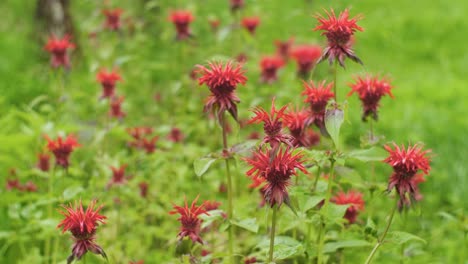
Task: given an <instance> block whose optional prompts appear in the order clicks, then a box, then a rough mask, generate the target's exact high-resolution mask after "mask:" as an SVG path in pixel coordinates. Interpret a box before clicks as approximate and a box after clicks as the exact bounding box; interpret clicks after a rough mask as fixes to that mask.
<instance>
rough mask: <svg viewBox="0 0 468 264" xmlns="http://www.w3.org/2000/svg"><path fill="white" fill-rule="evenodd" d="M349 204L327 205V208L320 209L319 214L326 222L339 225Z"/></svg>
mask: <svg viewBox="0 0 468 264" xmlns="http://www.w3.org/2000/svg"><path fill="white" fill-rule="evenodd" d="M348 207H349V204H344V205H341V204H334V203H331V202H330V203H329V204H328V207H327V208H326V209H324V208H323V207H322V210H321V213H322V214H323V215H324V216H325V218H326V219H328V220H327V221H330V222H332V223H340V222H342V220H343V216H344V214H345V212H346V209H348Z"/></svg>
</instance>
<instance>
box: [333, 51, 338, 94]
mask: <svg viewBox="0 0 468 264" xmlns="http://www.w3.org/2000/svg"><path fill="white" fill-rule="evenodd" d="M333 74H334V75H335V81H334V82H333V93H334V94H335V102H338V93H337V91H336V76H337V75H338V61H337V60H335V69H334V72H333Z"/></svg>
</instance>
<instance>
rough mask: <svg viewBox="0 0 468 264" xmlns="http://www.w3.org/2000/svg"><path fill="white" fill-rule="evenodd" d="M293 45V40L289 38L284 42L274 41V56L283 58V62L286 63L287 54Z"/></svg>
mask: <svg viewBox="0 0 468 264" xmlns="http://www.w3.org/2000/svg"><path fill="white" fill-rule="evenodd" d="M293 43H294V38H289V39H288V40H286V41H281V40H275V46H276V54H277V55H278V56H280V57H281V58H283V60H284V61H287V60H288V58H289V52H290V50H291V46H292V45H293Z"/></svg>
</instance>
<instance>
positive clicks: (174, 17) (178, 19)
mask: <svg viewBox="0 0 468 264" xmlns="http://www.w3.org/2000/svg"><path fill="white" fill-rule="evenodd" d="M169 20H170V21H171V22H172V23H174V26H175V28H176V30H177V36H176V39H177V40H184V39H187V38H189V37H191V36H192V33H191V32H190V28H189V25H190V23H191V22H192V21H193V20H195V18H194V16H193V15H192V13H191V12H190V11H187V10H176V11H173V12H172V13H171V14H170V16H169Z"/></svg>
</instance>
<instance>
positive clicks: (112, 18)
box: [102, 8, 123, 31]
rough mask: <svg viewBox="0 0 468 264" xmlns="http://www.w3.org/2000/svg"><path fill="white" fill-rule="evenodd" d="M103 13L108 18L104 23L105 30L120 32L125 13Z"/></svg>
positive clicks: (104, 11)
mask: <svg viewBox="0 0 468 264" xmlns="http://www.w3.org/2000/svg"><path fill="white" fill-rule="evenodd" d="M102 13H103V14H104V15H105V16H106V22H105V23H104V27H105V28H107V29H110V30H115V31H118V30H120V27H121V23H120V16H121V15H122V13H123V10H122V9H120V8H115V9H105V10H103V11H102Z"/></svg>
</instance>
